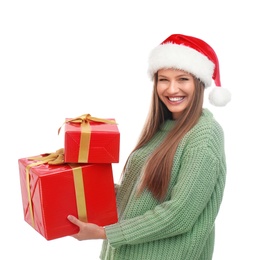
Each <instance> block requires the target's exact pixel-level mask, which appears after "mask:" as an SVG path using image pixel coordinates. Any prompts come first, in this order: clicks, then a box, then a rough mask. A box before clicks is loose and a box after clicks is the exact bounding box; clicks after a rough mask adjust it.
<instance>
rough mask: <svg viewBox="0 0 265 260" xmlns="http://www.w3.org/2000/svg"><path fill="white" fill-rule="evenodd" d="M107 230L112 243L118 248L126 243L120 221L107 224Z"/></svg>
mask: <svg viewBox="0 0 265 260" xmlns="http://www.w3.org/2000/svg"><path fill="white" fill-rule="evenodd" d="M105 232H106V236H107V239H108V241H109V243H110V245H111V246H112V247H114V248H117V247H119V246H121V245H123V244H124V240H125V237H124V235H123V233H122V228H121V226H120V224H119V223H117V224H114V225H109V226H105Z"/></svg>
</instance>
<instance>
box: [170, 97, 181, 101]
mask: <svg viewBox="0 0 265 260" xmlns="http://www.w3.org/2000/svg"><path fill="white" fill-rule="evenodd" d="M168 99H169V100H170V101H173V102H175V101H180V100H182V99H183V97H169V98H168Z"/></svg>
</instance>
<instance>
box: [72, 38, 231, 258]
mask: <svg viewBox="0 0 265 260" xmlns="http://www.w3.org/2000/svg"><path fill="white" fill-rule="evenodd" d="M149 74H150V76H151V78H152V79H153V80H154V89H153V96H152V103H151V108H150V113H149V115H148V117H147V120H146V124H145V126H144V128H143V131H142V134H141V136H140V139H139V141H138V144H137V145H136V147H135V149H134V150H133V151H132V153H131V154H130V156H129V158H128V160H127V162H126V164H125V167H124V171H123V175H122V181H121V184H120V185H119V186H117V204H118V211H119V221H118V223H116V224H113V225H110V226H106V227H99V226H97V225H94V224H91V223H83V222H81V221H79V220H78V219H77V218H75V217H74V216H69V217H68V219H69V220H70V221H71V222H72V223H74V224H76V225H77V226H79V228H80V231H79V233H77V234H76V235H74V236H73V237H75V238H76V239H78V240H85V239H104V243H103V247H102V252H101V259H104V260H108V259H115V260H118V259H119V260H126V259H130V260H131V259H132V260H133V259H136V260H140V259H143V260H148V259H152V260H156V259H157V260H161V259H172V260H173V259H176V260H184V259H186V260H196V259H200V260H210V259H212V255H213V249H214V231H215V229H214V226H215V219H216V217H217V214H218V211H219V208H220V205H221V202H222V197H223V192H224V187H225V177H226V158H225V150H224V135H223V130H222V127H221V126H220V125H219V123H218V122H217V121H216V120H215V119H214V117H213V115H212V113H211V112H210V111H209V110H208V109H205V108H203V97H204V89H205V88H207V87H208V86H210V85H211V81H212V79H213V80H214V82H215V85H216V88H215V89H214V90H213V91H212V92H211V93H210V101H211V103H212V104H214V105H216V106H223V105H225V104H226V103H227V102H229V101H230V94H229V92H228V91H227V90H226V89H224V88H221V84H220V74H219V64H218V59H217V56H216V54H215V52H214V50H213V49H212V48H211V47H210V46H209V45H208V44H207V43H205V42H204V41H202V40H200V39H198V38H194V37H191V36H186V35H180V34H174V35H171V36H170V37H168V38H167V39H166V40H165V41H163V42H162V43H161V44H160V45H159V46H157V47H156V48H155V49H154V50H153V51H152V52H151V55H150V59H149Z"/></svg>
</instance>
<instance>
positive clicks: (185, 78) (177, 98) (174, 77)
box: [156, 69, 195, 119]
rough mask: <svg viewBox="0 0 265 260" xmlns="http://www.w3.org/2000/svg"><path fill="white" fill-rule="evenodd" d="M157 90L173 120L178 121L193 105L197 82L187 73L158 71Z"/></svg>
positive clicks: (167, 70) (172, 70)
mask: <svg viewBox="0 0 265 260" xmlns="http://www.w3.org/2000/svg"><path fill="white" fill-rule="evenodd" d="M156 89H157V94H158V96H159V98H160V100H161V101H162V102H163V103H164V104H165V105H166V107H167V108H168V110H169V111H170V112H171V113H172V115H173V119H178V118H179V116H180V115H181V114H182V113H183V111H184V110H185V109H186V108H187V107H188V106H189V105H190V103H191V100H192V96H193V93H194V91H195V82H194V79H193V77H192V75H191V74H189V73H187V72H185V71H182V70H176V69H161V70H159V71H158V80H157V88H156Z"/></svg>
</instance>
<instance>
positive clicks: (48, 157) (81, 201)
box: [26, 148, 87, 227]
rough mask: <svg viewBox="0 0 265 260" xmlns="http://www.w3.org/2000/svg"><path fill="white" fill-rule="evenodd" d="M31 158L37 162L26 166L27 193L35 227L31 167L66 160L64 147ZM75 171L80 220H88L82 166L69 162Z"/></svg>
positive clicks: (58, 163) (55, 163)
mask: <svg viewBox="0 0 265 260" xmlns="http://www.w3.org/2000/svg"><path fill="white" fill-rule="evenodd" d="M28 159H29V160H35V161H37V162H34V163H31V164H29V165H27V166H26V185H27V194H28V201H29V212H30V217H31V223H32V226H33V227H35V220H34V213H33V206H32V200H31V192H30V173H29V172H30V168H31V167H34V166H37V165H40V164H44V163H48V164H49V165H60V164H65V162H64V149H63V148H61V149H59V150H57V151H56V152H55V153H50V154H49V153H48V154H45V155H44V156H35V157H29V158H28ZM69 166H70V167H71V168H72V171H73V178H74V186H75V194H76V204H77V212H78V218H79V219H80V220H83V221H86V220H87V213H86V203H85V191H84V184H83V175H82V167H81V166H80V167H76V165H74V164H72V165H71V164H69Z"/></svg>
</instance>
